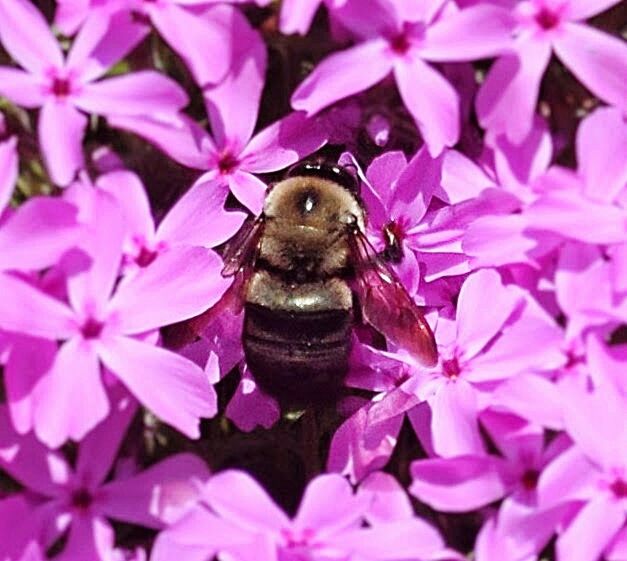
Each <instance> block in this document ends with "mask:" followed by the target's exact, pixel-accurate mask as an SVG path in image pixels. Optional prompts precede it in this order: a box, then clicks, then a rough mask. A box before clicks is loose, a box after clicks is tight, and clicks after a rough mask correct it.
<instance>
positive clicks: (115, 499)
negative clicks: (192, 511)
mask: <svg viewBox="0 0 627 561" xmlns="http://www.w3.org/2000/svg"><path fill="white" fill-rule="evenodd" d="M208 479H209V469H208V468H207V466H206V465H205V463H204V462H203V461H202V460H201V459H200V458H199V457H198V456H195V455H194V454H188V453H184V454H175V455H173V456H169V457H168V458H166V459H165V460H163V461H161V462H159V463H158V464H155V465H153V466H151V467H149V468H148V469H146V470H144V471H142V472H141V473H139V474H138V475H134V476H132V477H128V478H126V479H119V480H116V481H112V482H111V483H108V484H107V485H104V486H103V487H101V488H100V491H99V493H100V501H101V505H100V506H101V508H102V509H103V511H104V513H105V514H106V515H107V516H109V517H111V518H113V519H115V520H121V521H123V522H130V523H131V524H139V525H141V526H147V527H148V528H161V527H163V526H164V525H165V524H166V523H167V524H171V523H173V522H176V520H178V519H179V518H180V517H181V515H182V514H184V512H185V511H186V510H189V508H190V507H191V506H193V505H194V504H195V503H196V502H197V501H198V500H199V498H200V494H201V490H202V485H203V484H204V483H205V482H206V481H207V480H208Z"/></svg>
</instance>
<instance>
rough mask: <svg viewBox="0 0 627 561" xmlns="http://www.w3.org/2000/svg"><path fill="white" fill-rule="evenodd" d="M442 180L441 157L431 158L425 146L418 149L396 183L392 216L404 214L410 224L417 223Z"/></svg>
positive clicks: (391, 210)
mask: <svg viewBox="0 0 627 561" xmlns="http://www.w3.org/2000/svg"><path fill="white" fill-rule="evenodd" d="M441 181H442V158H435V159H434V158H432V157H431V156H430V155H429V152H428V151H427V149H426V148H421V149H420V150H418V152H417V153H416V155H415V156H414V157H413V158H412V159H411V160H410V161H409V163H408V164H407V167H406V168H405V169H404V170H403V172H402V173H401V175H400V176H399V178H398V181H397V183H396V188H395V189H394V194H393V203H392V205H391V208H390V214H391V217H392V218H397V217H399V216H401V215H405V216H407V217H408V218H409V220H410V226H413V225H416V224H418V223H419V222H420V221H421V220H422V218H423V217H424V215H425V213H426V212H427V208H428V207H429V204H430V203H431V197H432V195H433V193H434V191H435V190H436V188H437V187H439V185H440V183H441Z"/></svg>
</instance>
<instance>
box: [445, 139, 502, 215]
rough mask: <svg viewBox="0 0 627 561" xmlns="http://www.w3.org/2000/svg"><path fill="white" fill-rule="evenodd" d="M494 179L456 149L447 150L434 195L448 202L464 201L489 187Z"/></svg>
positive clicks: (492, 184) (492, 185) (493, 184)
mask: <svg viewBox="0 0 627 561" xmlns="http://www.w3.org/2000/svg"><path fill="white" fill-rule="evenodd" d="M494 186H495V183H494V180H493V179H492V178H491V177H489V176H488V174H487V173H486V172H485V171H484V170H483V169H481V168H480V167H479V166H478V165H477V164H476V163H475V162H473V161H472V160H471V159H470V158H468V157H467V156H465V155H464V154H462V153H461V152H458V151H457V150H447V151H446V153H445V154H444V161H443V164H442V180H441V189H439V190H436V191H435V195H436V196H437V197H438V198H440V199H442V200H443V201H445V202H447V203H449V204H455V203H458V202H461V201H466V200H468V199H472V198H474V197H478V196H479V194H480V193H481V192H482V191H484V190H485V189H488V188H490V187H494Z"/></svg>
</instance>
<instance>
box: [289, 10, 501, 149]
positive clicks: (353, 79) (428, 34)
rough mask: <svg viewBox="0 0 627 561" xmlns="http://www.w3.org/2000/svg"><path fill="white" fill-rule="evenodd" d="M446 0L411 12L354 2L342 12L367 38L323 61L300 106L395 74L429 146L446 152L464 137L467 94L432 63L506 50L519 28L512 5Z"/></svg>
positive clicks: (296, 98) (298, 94)
mask: <svg viewBox="0 0 627 561" xmlns="http://www.w3.org/2000/svg"><path fill="white" fill-rule="evenodd" d="M444 4H445V2H442V1H438V2H433V3H431V5H429V6H428V8H423V9H414V10H407V9H404V8H403V5H402V3H399V4H398V5H394V4H392V3H390V4H385V5H383V3H381V2H374V3H373V5H372V6H369V9H368V10H364V9H363V4H361V3H360V2H348V3H347V5H346V6H345V7H344V9H343V10H342V11H341V13H338V18H339V19H340V21H341V22H342V23H345V24H346V25H347V27H349V28H351V29H354V30H355V31H356V34H357V35H358V36H360V38H363V39H364V41H363V42H361V43H358V44H357V45H356V46H354V47H351V48H349V49H347V50H344V51H341V52H339V53H335V54H332V55H330V56H329V57H328V58H326V59H325V60H323V61H322V62H321V63H320V64H319V65H318V67H317V68H316V69H315V70H314V71H313V72H312V73H311V74H310V75H309V76H308V77H307V78H306V79H305V80H304V81H303V83H302V84H301V85H300V86H299V87H298V88H297V90H296V91H295V92H294V95H293V96H292V106H293V107H294V109H302V110H305V111H307V113H308V114H310V115H311V114H313V113H317V112H318V111H320V110H321V109H324V108H325V107H328V106H329V105H331V104H332V103H333V102H335V101H337V100H340V99H342V98H344V97H347V96H349V95H353V94H356V93H359V92H361V91H363V90H365V89H366V88H368V87H370V86H372V85H374V84H376V83H377V82H380V81H381V80H382V79H383V78H385V77H386V76H387V75H388V74H389V73H390V72H393V74H394V78H395V80H396V84H397V86H398V89H399V91H400V94H401V97H402V98H403V101H404V103H405V105H406V107H407V108H408V110H409V112H410V113H411V114H412V116H413V117H414V119H415V121H416V125H417V126H418V128H419V130H420V133H421V134H422V136H423V138H424V141H425V143H426V144H427V146H428V148H429V152H430V153H431V155H432V156H433V157H435V156H438V155H439V154H440V153H441V152H442V150H443V149H444V147H446V146H452V145H453V144H455V143H456V142H457V140H458V139H459V125H460V122H459V121H460V111H459V99H458V95H457V93H456V91H455V89H454V88H453V87H452V86H451V84H450V83H449V82H448V81H447V80H446V79H445V78H444V77H443V76H442V75H441V74H440V73H439V72H438V71H436V70H435V69H434V68H433V67H432V66H430V65H429V64H427V62H426V61H430V62H444V61H464V60H474V59H477V58H485V57H488V56H491V55H494V54H497V53H500V52H501V51H502V49H503V48H504V47H505V46H506V45H507V43H508V38H509V34H510V31H511V22H510V19H511V18H510V16H509V14H508V12H507V11H506V10H503V9H501V8H498V7H496V6H490V5H486V4H484V5H479V6H474V7H471V8H467V9H464V10H460V11H457V10H455V9H454V8H452V7H451V9H450V10H446V9H445V8H444V7H443V6H444ZM477 28H480V29H481V33H476V30H477Z"/></svg>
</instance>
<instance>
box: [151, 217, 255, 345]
mask: <svg viewBox="0 0 627 561" xmlns="http://www.w3.org/2000/svg"><path fill="white" fill-rule="evenodd" d="M263 225H264V220H263V218H262V217H259V218H257V219H256V220H250V221H249V222H247V223H246V224H244V226H243V227H242V229H241V230H240V231H239V232H238V233H237V234H236V235H235V237H234V238H233V239H232V240H231V242H230V243H229V244H228V246H227V248H226V251H225V252H224V257H223V259H224V267H223V268H222V276H223V277H234V278H233V283H232V284H231V286H230V287H229V288H228V289H227V291H226V292H225V293H224V294H223V295H222V298H220V300H219V301H218V302H217V303H216V304H215V305H214V306H212V307H211V308H209V309H208V310H206V311H205V312H203V313H202V314H200V315H198V316H196V317H193V318H191V319H188V320H186V321H183V322H180V323H176V324H174V325H169V326H167V327H166V328H165V329H164V330H163V339H164V342H165V345H166V346H167V347H169V348H173V349H178V348H180V347H183V346H185V345H188V344H190V343H193V342H194V341H195V340H196V339H197V338H198V337H199V336H200V335H201V334H202V332H203V331H204V330H205V328H206V327H207V326H208V325H210V324H211V323H213V322H214V321H215V320H216V319H217V318H219V317H220V316H221V315H223V314H225V313H230V314H232V315H234V316H236V315H238V314H240V313H241V311H242V309H243V302H244V295H245V291H246V286H247V284H248V279H249V278H250V275H251V274H252V271H253V265H254V264H255V259H256V258H257V252H258V248H259V241H260V240H261V234H262V233H263Z"/></svg>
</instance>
